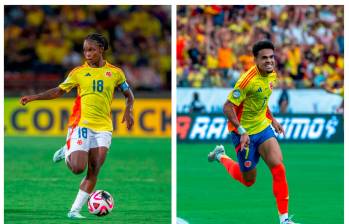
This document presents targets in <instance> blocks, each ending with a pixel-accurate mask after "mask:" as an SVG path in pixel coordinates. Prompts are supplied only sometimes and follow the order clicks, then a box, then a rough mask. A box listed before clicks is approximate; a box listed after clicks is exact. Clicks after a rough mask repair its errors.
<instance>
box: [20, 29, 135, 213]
mask: <svg viewBox="0 0 349 224" xmlns="http://www.w3.org/2000/svg"><path fill="white" fill-rule="evenodd" d="M107 49H108V41H107V40H106V38H105V37H103V36H102V35H100V34H90V35H88V36H87V37H86V38H85V41H84V45H83V52H84V56H85V59H86V62H85V63H84V64H83V65H82V66H79V67H77V68H75V69H73V70H72V71H71V72H70V73H69V75H68V77H67V78H66V80H65V81H64V82H63V83H61V84H60V85H59V86H58V87H56V88H53V89H50V90H47V91H45V92H43V93H39V94H36V95H30V96H23V97H22V98H21V99H20V102H21V104H22V105H26V104H27V103H29V102H31V101H35V100H51V99H55V98H58V97H60V96H62V95H63V94H64V93H66V92H69V91H70V90H71V89H72V88H74V87H76V88H77V90H78V91H77V93H78V96H77V98H76V100H75V104H74V107H73V113H72V115H71V116H70V119H69V124H68V127H69V129H68V134H67V141H66V147H63V148H62V149H60V150H59V151H58V152H56V153H55V156H56V157H57V158H56V160H60V159H63V158H65V160H66V164H67V166H68V167H69V169H70V170H71V171H72V172H73V173H74V174H80V173H82V172H84V170H85V168H86V166H87V167H88V168H87V174H86V176H85V177H84V179H83V180H82V182H81V184H80V189H79V192H78V194H77V196H76V199H75V201H74V203H73V205H72V207H71V209H70V211H69V213H68V217H69V218H78V219H79V218H84V217H83V216H82V215H80V210H81V208H82V206H83V205H84V204H85V203H86V202H87V199H88V197H89V194H90V193H91V192H92V191H93V189H94V187H95V185H96V182H97V176H98V173H99V170H100V168H101V166H102V165H103V163H104V160H105V158H106V156H107V152H108V149H109V147H110V144H111V139H112V131H113V125H112V120H111V117H110V114H111V107H110V106H111V103H112V99H113V94H114V89H115V87H116V88H118V89H120V90H121V91H122V92H123V94H124V96H125V98H126V109H125V113H124V116H123V119H122V122H123V123H124V122H126V126H127V128H128V129H131V127H132V126H133V122H134V121H133V113H132V110H133V102H134V96H133V93H132V91H131V89H130V87H129V85H128V84H127V82H126V78H125V75H124V73H123V72H122V70H121V69H120V68H117V67H115V66H113V65H111V64H109V63H108V62H107V61H106V60H105V59H104V58H103V52H104V51H106V50H107Z"/></svg>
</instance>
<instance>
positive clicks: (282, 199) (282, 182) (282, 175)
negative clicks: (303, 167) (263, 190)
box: [271, 163, 288, 221]
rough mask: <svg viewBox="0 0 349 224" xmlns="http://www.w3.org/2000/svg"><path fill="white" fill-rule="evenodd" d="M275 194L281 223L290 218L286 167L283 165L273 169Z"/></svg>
mask: <svg viewBox="0 0 349 224" xmlns="http://www.w3.org/2000/svg"><path fill="white" fill-rule="evenodd" d="M271 174H272V176H273V193H274V196H275V198H276V204H277V207H278V211H279V215H280V221H281V219H287V218H288V215H287V214H288V185H287V181H286V170H285V166H284V165H283V164H282V163H281V164H279V165H276V166H274V167H272V168H271Z"/></svg>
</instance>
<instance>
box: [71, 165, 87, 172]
mask: <svg viewBox="0 0 349 224" xmlns="http://www.w3.org/2000/svg"><path fill="white" fill-rule="evenodd" d="M84 170H85V167H83V166H72V167H71V171H72V172H73V173H74V174H81V173H83V172H84Z"/></svg>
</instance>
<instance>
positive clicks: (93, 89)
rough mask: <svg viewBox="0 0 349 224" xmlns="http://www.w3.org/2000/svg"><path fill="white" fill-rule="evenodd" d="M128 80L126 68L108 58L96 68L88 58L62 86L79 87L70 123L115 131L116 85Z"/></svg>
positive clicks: (72, 72) (63, 87)
mask: <svg viewBox="0 0 349 224" xmlns="http://www.w3.org/2000/svg"><path fill="white" fill-rule="evenodd" d="M125 81H126V78H125V74H124V73H123V71H122V70H121V69H120V68H118V67H115V66H113V65H111V64H109V63H108V62H106V63H105V65H104V66H103V67H100V68H93V67H90V66H89V65H88V64H87V62H85V64H83V65H82V66H79V67H76V68H75V69H73V70H72V71H71V72H70V73H69V75H68V77H67V78H66V79H65V81H64V82H63V83H61V84H60V85H59V88H61V89H62V90H64V91H66V92H69V91H70V90H71V89H72V88H74V87H76V88H77V94H78V95H77V97H76V100H75V103H74V106H73V112H72V115H71V116H70V118H69V124H68V126H69V127H74V126H77V125H78V126H81V127H86V128H90V129H92V130H94V131H113V124H112V119H111V103H112V100H113V95H114V90H115V87H118V86H119V85H120V84H122V83H123V82H125Z"/></svg>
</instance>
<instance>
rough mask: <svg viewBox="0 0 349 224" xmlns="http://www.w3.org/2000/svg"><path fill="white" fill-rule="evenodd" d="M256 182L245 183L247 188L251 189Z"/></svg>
mask: <svg viewBox="0 0 349 224" xmlns="http://www.w3.org/2000/svg"><path fill="white" fill-rule="evenodd" d="M255 182H256V181H255V180H254V181H246V182H245V186H246V187H251V186H252V185H253V184H254V183H255Z"/></svg>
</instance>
